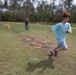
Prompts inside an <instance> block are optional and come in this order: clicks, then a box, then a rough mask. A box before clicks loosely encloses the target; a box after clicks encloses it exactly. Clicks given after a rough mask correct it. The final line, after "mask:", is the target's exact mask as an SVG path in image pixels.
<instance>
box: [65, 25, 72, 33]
mask: <svg viewBox="0 0 76 75" xmlns="http://www.w3.org/2000/svg"><path fill="white" fill-rule="evenodd" d="M66 33H72V28H71V26H70V25H69V27H68V30H67V31H66Z"/></svg>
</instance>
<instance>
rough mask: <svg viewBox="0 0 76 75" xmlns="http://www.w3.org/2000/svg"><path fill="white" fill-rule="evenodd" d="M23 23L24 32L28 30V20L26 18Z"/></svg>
mask: <svg viewBox="0 0 76 75" xmlns="http://www.w3.org/2000/svg"><path fill="white" fill-rule="evenodd" d="M24 22H25V30H29V27H28V23H29V19H28V18H26V19H25V21H24Z"/></svg>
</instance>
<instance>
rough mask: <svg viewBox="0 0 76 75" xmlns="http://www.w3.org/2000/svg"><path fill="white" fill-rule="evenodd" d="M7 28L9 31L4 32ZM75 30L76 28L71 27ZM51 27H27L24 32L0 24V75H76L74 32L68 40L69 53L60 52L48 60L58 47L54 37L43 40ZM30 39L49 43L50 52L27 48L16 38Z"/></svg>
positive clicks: (17, 26)
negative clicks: (30, 37) (31, 37)
mask: <svg viewBox="0 0 76 75" xmlns="http://www.w3.org/2000/svg"><path fill="white" fill-rule="evenodd" d="M3 24H10V25H11V27H12V29H4V28H3V27H2V26H3ZM72 27H73V28H75V27H76V24H72ZM50 28H51V26H50V25H29V29H30V30H29V31H25V29H24V24H23V23H16V22H0V75H75V74H76V29H73V33H72V34H69V35H68V37H67V45H68V47H69V48H68V50H67V51H64V52H59V54H58V57H48V54H49V52H50V50H52V49H53V48H54V47H56V46H57V41H56V38H55V33H54V32H52V33H51V35H50V37H49V38H46V35H47V33H48V32H49V30H50ZM23 35H25V36H26V35H31V36H36V37H37V38H44V39H45V40H47V41H49V42H50V43H52V45H53V47H51V48H45V49H43V48H40V49H38V48H35V47H31V48H27V47H26V46H25V44H23V43H22V42H21V41H20V40H18V37H19V36H23Z"/></svg>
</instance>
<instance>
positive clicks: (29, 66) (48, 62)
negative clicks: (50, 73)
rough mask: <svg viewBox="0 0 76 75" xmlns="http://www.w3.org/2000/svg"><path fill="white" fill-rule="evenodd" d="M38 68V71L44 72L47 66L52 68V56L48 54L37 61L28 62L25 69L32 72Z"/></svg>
mask: <svg viewBox="0 0 76 75" xmlns="http://www.w3.org/2000/svg"><path fill="white" fill-rule="evenodd" d="M39 68H40V70H41V71H40V73H42V72H44V70H46V69H47V68H52V69H54V65H53V59H52V57H51V56H48V59H46V60H42V61H40V62H37V63H32V62H28V63H27V67H26V71H28V72H33V71H35V70H36V69H39Z"/></svg>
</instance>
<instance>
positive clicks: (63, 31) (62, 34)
mask: <svg viewBox="0 0 76 75" xmlns="http://www.w3.org/2000/svg"><path fill="white" fill-rule="evenodd" d="M69 19H70V13H69V12H68V11H66V12H64V13H63V14H62V22H60V23H58V24H56V25H55V26H53V27H52V28H51V30H50V31H49V33H48V35H47V37H49V35H50V33H51V32H52V31H55V34H56V39H57V42H58V46H57V47H56V48H55V49H54V50H52V51H50V55H51V56H57V54H58V52H59V51H64V50H67V48H68V47H67V44H66V36H67V34H68V33H72V29H71V25H70V23H68V21H69Z"/></svg>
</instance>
